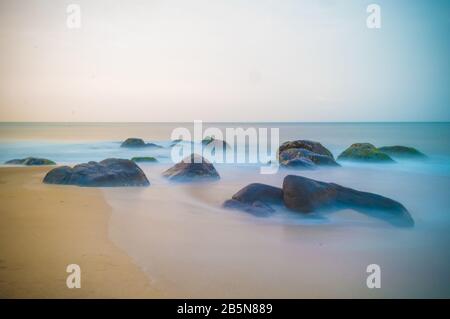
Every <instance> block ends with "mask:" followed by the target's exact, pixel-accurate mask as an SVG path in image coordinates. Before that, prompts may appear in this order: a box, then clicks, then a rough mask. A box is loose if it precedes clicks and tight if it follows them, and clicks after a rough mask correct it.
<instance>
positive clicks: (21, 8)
mask: <svg viewBox="0 0 450 319" xmlns="http://www.w3.org/2000/svg"><path fill="white" fill-rule="evenodd" d="M72 3H74V4H78V5H79V7H80V9H81V15H80V17H81V20H80V21H81V27H80V28H76V29H72V28H68V26H67V18H68V16H69V14H68V13H67V12H66V10H67V6H68V5H69V4H72ZM371 3H376V4H378V5H379V6H380V8H381V28H379V29H369V28H368V27H367V25H366V19H367V17H368V16H369V13H367V12H366V9H367V6H368V5H369V4H371ZM449 34H450V1H445V0H443V1H419V0H417V1H416V0H407V1H406V0H396V1H392V0H389V1H387V0H383V1H381V0H380V1H375V0H372V1H358V0H355V1H337V0H310V1H306V0H305V1H300V0H298V1H290V0H277V1H275V0H274V1H269V0H239V1H238V0H189V1H183V0H180V1H174V0H165V1H152V0H146V1H144V0H127V1H119V0H71V1H66V0H53V1H49V0H33V1H29V0H0V121H44V122H52V121H58V122H59V121H64V122H66V121H67V122H77V121H89V122H117V121H119V122H154V121H163V122H177V121H193V120H203V121H218V122H220V121H230V122H233V121H251V122H257V121H288V122H297V121H300V122H308V121H312V122H322V121H323V122H340V121H343V122H352V121H364V122H367V121H450V84H449V83H450V61H449V60H450V59H449V57H450V36H449Z"/></svg>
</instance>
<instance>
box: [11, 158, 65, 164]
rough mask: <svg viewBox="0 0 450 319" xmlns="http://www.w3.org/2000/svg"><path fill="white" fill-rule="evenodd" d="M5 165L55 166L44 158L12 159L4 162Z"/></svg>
mask: <svg viewBox="0 0 450 319" xmlns="http://www.w3.org/2000/svg"><path fill="white" fill-rule="evenodd" d="M5 164H10V165H28V166H35V165H56V163H55V162H53V161H51V160H49V159H46V158H37V157H27V158H22V159H13V160H10V161H6V162H5Z"/></svg>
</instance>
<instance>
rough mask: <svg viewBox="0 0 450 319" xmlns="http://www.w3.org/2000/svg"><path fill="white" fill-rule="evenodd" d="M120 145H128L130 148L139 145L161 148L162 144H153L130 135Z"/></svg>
mask: <svg viewBox="0 0 450 319" xmlns="http://www.w3.org/2000/svg"><path fill="white" fill-rule="evenodd" d="M120 147H130V148H134V147H136V148H139V147H154V148H162V146H160V145H157V144H154V143H145V142H144V140H143V139H141V138H134V137H130V138H127V139H126V140H125V141H124V142H122V144H121V145H120Z"/></svg>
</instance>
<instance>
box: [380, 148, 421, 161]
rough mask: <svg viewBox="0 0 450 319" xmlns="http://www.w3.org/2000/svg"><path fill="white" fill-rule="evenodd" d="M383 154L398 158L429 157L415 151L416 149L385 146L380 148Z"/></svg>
mask: <svg viewBox="0 0 450 319" xmlns="http://www.w3.org/2000/svg"><path fill="white" fill-rule="evenodd" d="M378 149H379V150H380V151H381V152H383V153H385V154H387V155H389V156H391V157H394V158H395V157H397V158H422V159H423V158H426V157H427V156H426V155H425V154H424V153H422V152H420V151H418V150H417V149H415V148H414V147H408V146H400V145H396V146H383V147H379V148H378Z"/></svg>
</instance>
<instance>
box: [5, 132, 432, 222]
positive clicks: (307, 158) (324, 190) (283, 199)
mask: <svg viewBox="0 0 450 319" xmlns="http://www.w3.org/2000/svg"><path fill="white" fill-rule="evenodd" d="M175 142H177V143H179V142H181V140H180V141H174V143H175ZM202 144H203V145H204V146H209V147H211V146H213V147H223V148H224V149H227V148H228V147H229V145H228V144H227V143H226V142H225V141H222V140H217V139H215V138H214V137H210V138H206V139H204V140H203V141H202ZM121 147H132V148H134V147H157V148H160V147H161V146H159V145H156V144H153V143H145V142H144V141H143V140H142V139H138V138H129V139H127V140H126V141H124V142H123V143H122V145H121ZM392 157H393V158H405V157H406V158H425V157H426V156H425V155H424V154H423V153H421V152H419V151H418V150H416V149H414V148H411V147H405V146H385V147H380V148H376V147H375V146H374V145H372V144H369V143H356V144H353V145H351V146H350V147H349V148H347V149H346V150H345V151H344V152H342V153H341V154H340V155H339V156H338V160H356V161H367V162H393V161H394V160H393V159H392ZM278 159H279V162H280V165H281V166H284V167H293V168H315V167H318V166H339V164H338V163H337V162H336V161H335V159H334V157H333V154H332V153H331V152H330V151H329V150H328V149H327V148H325V147H324V146H323V145H322V144H320V143H319V142H314V141H309V140H296V141H289V142H285V143H283V144H282V145H281V146H280V147H279V149H278ZM142 162H143V163H145V162H149V163H153V162H157V159H156V158H155V157H150V156H141V157H133V158H132V159H131V160H127V159H117V158H108V159H105V160H103V161H101V162H93V161H91V162H88V163H82V164H78V165H75V166H74V167H69V166H61V167H57V168H54V169H52V170H51V171H49V172H48V173H47V174H46V176H45V177H44V180H43V182H44V183H47V184H61V185H77V186H87V187H117V186H120V187H123V186H148V185H150V182H149V181H148V179H147V177H146V176H145V174H144V172H143V171H142V169H141V168H140V167H139V166H138V165H137V164H136V163H142ZM6 164H17V165H55V164H56V163H55V162H53V161H51V160H48V159H43V158H34V157H27V158H24V159H14V160H10V161H7V162H6ZM162 175H163V176H164V177H166V178H168V179H169V180H171V181H176V182H193V181H211V180H218V179H220V175H219V173H218V172H217V170H216V169H215V167H214V165H213V164H212V163H210V162H208V161H207V160H206V159H205V158H203V157H202V156H200V155H198V154H194V153H193V154H191V155H190V156H188V157H186V158H184V159H183V160H182V161H181V162H179V163H177V164H175V165H174V166H172V167H171V168H169V169H167V170H166V171H164V172H163V173H162ZM223 206H224V207H225V208H230V209H237V210H241V211H245V212H248V213H251V214H254V215H257V216H267V215H270V214H272V213H273V212H275V211H276V208H277V207H284V208H287V209H290V210H292V211H296V212H299V213H302V214H309V213H312V212H320V211H324V210H328V211H329V210H337V209H341V208H352V209H355V210H357V211H359V212H361V213H364V214H368V215H371V216H374V217H379V218H384V219H386V220H387V221H388V222H390V223H392V224H394V225H401V226H412V225H414V220H413V219H412V217H411V216H410V214H409V212H408V211H407V209H406V208H405V207H404V206H403V205H402V204H400V203H399V202H397V201H395V200H392V199H390V198H386V197H384V196H381V195H378V194H374V193H368V192H362V191H358V190H355V189H352V188H348V187H344V186H341V185H338V184H334V183H326V182H322V181H317V180H314V179H310V178H306V177H302V176H296V175H288V176H286V177H285V178H284V180H283V185H282V187H281V188H279V187H275V186H271V185H266V184H261V183H252V184H249V185H247V186H246V187H244V188H242V189H241V190H239V191H238V192H237V193H236V194H234V195H233V196H232V198H231V199H229V200H227V201H225V202H224V203H223Z"/></svg>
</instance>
